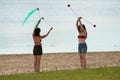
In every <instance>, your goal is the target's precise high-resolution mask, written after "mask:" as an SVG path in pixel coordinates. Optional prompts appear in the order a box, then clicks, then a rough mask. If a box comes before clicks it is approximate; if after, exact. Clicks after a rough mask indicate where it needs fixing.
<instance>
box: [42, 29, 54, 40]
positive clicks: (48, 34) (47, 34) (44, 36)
mask: <svg viewBox="0 0 120 80" xmlns="http://www.w3.org/2000/svg"><path fill="white" fill-rule="evenodd" d="M52 29H53V27H51V28H50V29H49V31H48V32H47V34H46V35H43V36H41V37H42V38H45V37H47V36H48V35H49V34H50V32H51V30H52Z"/></svg>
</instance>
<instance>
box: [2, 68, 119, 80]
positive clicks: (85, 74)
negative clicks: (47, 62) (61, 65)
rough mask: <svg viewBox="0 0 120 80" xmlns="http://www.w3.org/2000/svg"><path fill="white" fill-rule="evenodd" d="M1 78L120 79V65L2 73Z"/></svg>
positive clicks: (34, 79) (36, 79)
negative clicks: (10, 73) (12, 73)
mask: <svg viewBox="0 0 120 80" xmlns="http://www.w3.org/2000/svg"><path fill="white" fill-rule="evenodd" d="M0 80H120V67H106V68H95V69H77V70H61V71H49V72H40V73H29V74H14V75H2V76H0Z"/></svg>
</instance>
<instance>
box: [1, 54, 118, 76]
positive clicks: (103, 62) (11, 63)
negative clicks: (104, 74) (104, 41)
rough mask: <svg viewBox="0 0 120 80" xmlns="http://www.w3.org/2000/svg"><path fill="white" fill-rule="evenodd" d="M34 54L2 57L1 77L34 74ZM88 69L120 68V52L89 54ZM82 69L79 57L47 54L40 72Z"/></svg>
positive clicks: (75, 55) (42, 61)
mask: <svg viewBox="0 0 120 80" xmlns="http://www.w3.org/2000/svg"><path fill="white" fill-rule="evenodd" d="M33 58H34V57H33V55H32V54H21V55H20V54H19V55H17V54H11V55H0V75H8V74H16V73H32V72H34V69H33V61H34V59H33ZM86 58H87V68H99V67H112V66H119V67H120V52H88V53H87V56H86ZM66 69H80V64H79V56H78V54H77V53H75V52H70V53H45V54H43V56H42V59H41V67H40V71H41V72H42V71H54V70H66Z"/></svg>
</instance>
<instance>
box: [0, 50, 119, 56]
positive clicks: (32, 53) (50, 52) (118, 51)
mask: <svg viewBox="0 0 120 80" xmlns="http://www.w3.org/2000/svg"><path fill="white" fill-rule="evenodd" d="M103 52H104V53H111V52H112V53H120V51H90V52H87V54H89V53H103ZM66 53H78V52H50V53H44V52H43V55H44V54H66ZM1 55H33V53H5V54H4V53H2V54H0V56H1Z"/></svg>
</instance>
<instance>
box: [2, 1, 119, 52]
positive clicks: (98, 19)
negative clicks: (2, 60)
mask: <svg viewBox="0 0 120 80" xmlns="http://www.w3.org/2000/svg"><path fill="white" fill-rule="evenodd" d="M68 3H70V4H71V7H72V8H73V10H74V11H75V12H76V13H77V15H79V16H83V17H84V18H85V19H87V20H89V21H91V22H92V23H95V24H96V25H97V27H96V28H93V27H92V25H91V24H89V23H87V22H86V21H84V20H83V23H84V24H85V25H86V28H87V31H88V38H87V41H86V42H87V44H88V51H120V36H119V34H120V31H119V30H120V23H119V22H120V0H92V1H91V0H75V1H73V0H7V1H5V0H0V30H1V31H0V54H16V53H17V54H19V53H22V54H24V53H29V54H32V50H33V45H34V43H33V40H32V31H33V29H34V26H35V23H36V21H37V20H38V19H39V17H40V16H44V17H45V19H46V20H47V23H46V22H45V21H42V22H41V24H40V26H39V27H40V28H41V30H42V32H41V34H45V33H46V32H47V31H48V29H49V28H50V25H52V26H53V28H54V29H53V31H52V32H51V33H50V35H49V36H48V37H47V38H45V39H44V40H43V42H42V43H43V44H42V46H43V51H44V53H51V52H77V46H78V39H77V35H78V34H77V31H76V28H75V22H76V16H74V14H73V13H72V12H71V10H70V9H69V8H68V7H67V6H66V5H67V4H68ZM38 7H39V8H40V11H39V12H35V13H34V14H33V15H32V16H31V17H30V18H29V20H28V22H26V24H25V25H24V26H23V25H22V22H23V20H24V18H25V16H26V15H27V13H28V12H29V11H31V10H33V9H35V8H38ZM49 24H50V25H49Z"/></svg>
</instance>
